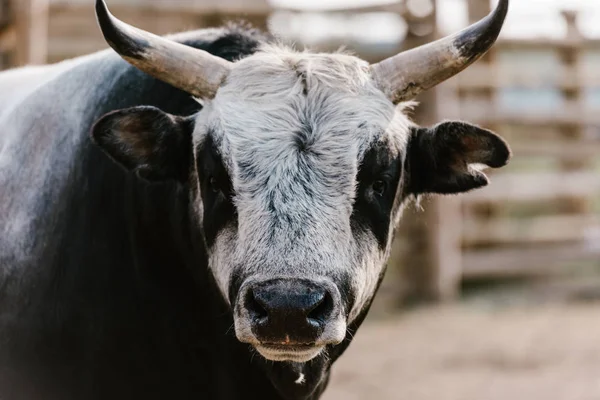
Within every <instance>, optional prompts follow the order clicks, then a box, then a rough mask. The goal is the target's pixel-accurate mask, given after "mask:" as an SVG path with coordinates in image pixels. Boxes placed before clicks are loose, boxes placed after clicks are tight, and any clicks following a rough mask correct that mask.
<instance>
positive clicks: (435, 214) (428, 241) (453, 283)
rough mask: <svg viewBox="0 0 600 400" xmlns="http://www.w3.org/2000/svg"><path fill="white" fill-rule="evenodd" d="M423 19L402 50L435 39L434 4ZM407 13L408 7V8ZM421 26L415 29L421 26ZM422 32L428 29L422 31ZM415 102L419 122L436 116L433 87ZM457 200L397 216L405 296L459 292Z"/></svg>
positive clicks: (450, 295)
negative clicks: (430, 11)
mask: <svg viewBox="0 0 600 400" xmlns="http://www.w3.org/2000/svg"><path fill="white" fill-rule="evenodd" d="M433 5H434V7H433V11H432V13H431V14H429V15H428V16H427V17H426V18H425V19H417V20H413V21H411V20H409V21H408V22H409V26H411V25H412V26H413V27H415V28H417V29H416V31H417V32H418V33H419V34H416V33H414V32H412V30H411V29H409V32H408V34H407V38H406V48H412V47H416V46H419V45H422V44H425V43H429V42H431V41H433V40H435V39H437V36H438V33H437V23H436V7H435V4H433ZM409 11H410V10H409ZM423 25H425V26H427V28H426V29H424V30H421V29H419V28H420V27H421V26H423ZM423 31H425V32H427V33H426V34H423ZM417 100H418V101H419V103H420V106H419V107H418V108H417V109H416V112H415V115H414V119H415V121H416V122H417V123H419V124H420V125H424V126H427V125H431V124H434V123H435V122H436V121H437V120H438V119H439V118H438V117H439V112H438V104H437V103H438V100H437V91H436V90H430V91H427V92H425V93H423V94H421V95H420V96H419V98H418V99H417ZM459 201H460V200H457V199H456V198H452V197H446V198H443V197H436V198H432V199H428V200H425V201H424V202H423V210H420V209H414V208H409V209H407V210H406V212H405V215H404V217H403V219H402V222H401V226H400V228H399V229H400V232H401V233H402V237H403V238H404V240H405V241H406V243H403V244H404V246H403V250H404V251H403V253H402V254H399V255H398V256H397V262H399V264H400V265H401V268H402V271H403V274H402V278H403V279H406V280H407V282H408V283H407V284H406V285H403V286H404V287H405V293H403V296H404V297H405V299H404V300H406V301H409V302H413V301H428V300H450V299H452V298H454V297H456V295H457V294H458V289H459V284H460V275H461V274H460V268H461V254H460V235H461V231H460V202H459Z"/></svg>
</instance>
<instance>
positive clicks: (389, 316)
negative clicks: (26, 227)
mask: <svg viewBox="0 0 600 400" xmlns="http://www.w3.org/2000/svg"><path fill="white" fill-rule="evenodd" d="M495 2H496V0H492V1H491V2H490V0H437V1H434V0H401V1H395V0H271V1H269V0H109V1H108V3H109V5H110V7H111V10H112V11H113V12H114V13H115V14H116V15H117V16H118V17H120V18H121V19H124V20H125V21H127V22H129V23H131V24H133V25H136V26H139V27H141V28H143V29H146V30H150V31H152V32H155V33H170V32H177V31H183V30H187V29H197V28H201V27H207V26H218V25H220V24H222V23H224V22H225V21H228V20H238V19H243V20H245V21H248V22H250V23H252V24H253V25H255V26H257V27H261V28H263V29H270V30H271V31H273V32H274V33H276V34H278V35H280V36H282V37H284V38H286V39H287V40H289V41H294V42H296V43H297V44H298V45H299V46H304V45H306V46H309V47H311V48H315V49H320V50H335V49H338V48H339V47H340V46H344V47H346V48H349V49H351V50H353V51H354V52H355V53H356V54H358V55H359V56H360V57H362V58H364V59H366V60H369V61H378V60H380V59H382V58H384V57H387V56H390V55H391V54H394V53H397V52H399V51H402V50H404V49H408V48H411V47H414V46H417V45H420V44H423V43H427V42H429V41H431V40H434V39H436V38H438V37H440V36H443V35H446V34H449V33H452V32H454V31H456V30H459V29H461V28H463V27H465V26H466V25H467V24H469V23H471V22H474V21H476V20H478V19H480V18H482V17H483V16H484V15H486V14H487V13H488V12H489V11H490V9H491V7H492V6H494V5H495ZM511 3H512V4H511V10H510V11H509V17H508V19H507V22H506V26H505V29H504V31H503V34H502V36H501V39H500V40H499V42H498V43H497V45H496V46H495V47H494V48H493V50H492V51H491V52H490V53H489V54H488V55H486V57H485V58H483V59H482V60H480V61H479V62H477V63H476V64H475V65H474V66H472V67H471V68H469V69H467V70H466V71H465V72H463V73H461V74H460V75H458V76H457V77H455V78H453V79H451V80H449V81H447V82H445V83H444V84H442V85H440V86H439V87H437V88H436V89H435V90H432V91H430V92H428V93H426V94H424V95H422V96H421V97H420V98H419V99H418V100H419V101H420V103H421V104H420V106H419V107H418V108H417V109H416V111H415V112H414V115H413V118H414V119H415V120H416V121H417V122H419V123H421V124H425V125H426V124H433V123H436V122H437V121H440V120H443V119H464V120H468V121H470V122H474V123H478V124H480V125H483V126H485V127H488V128H490V129H493V130H496V131H497V132H498V133H500V134H501V135H502V136H503V137H505V138H506V139H507V140H508V142H509V143H510V144H511V146H512V148H513V150H514V158H513V161H512V162H511V164H510V165H509V166H508V167H507V168H503V169H502V170H500V171H494V172H491V173H490V175H491V180H492V183H491V185H490V186H489V187H487V188H485V189H483V190H480V191H477V192H473V193H470V194H467V195H463V196H457V197H443V198H442V197H439V198H432V199H423V201H422V202H421V203H420V205H418V206H414V207H411V209H409V210H408V211H407V215H406V216H405V218H404V219H403V220H402V222H401V226H400V228H399V232H398V235H397V240H396V244H395V247H394V252H393V255H392V259H391V261H390V263H389V267H388V274H387V276H386V279H385V281H384V283H383V285H382V288H381V290H380V292H379V295H378V298H377V300H376V302H375V304H374V306H373V309H372V311H371V314H370V316H369V318H368V320H367V322H366V323H365V325H364V326H363V328H362V329H361V330H360V331H359V332H358V334H357V335H356V339H355V341H354V343H353V345H352V346H351V347H350V349H349V351H348V352H347V354H346V355H344V356H343V357H342V359H341V360H340V361H338V363H337V364H336V366H335V368H334V374H333V379H332V383H331V386H330V389H329V390H328V392H327V394H326V395H325V399H328V400H342V399H344V400H346V399H349V400H351V399H407V400H425V399H435V400H440V399H441V400H454V399H456V400H496V399H498V400H505V399H507V398H511V399H515V400H521V399H523V400H530V399H544V400H559V399H560V400H563V399H564V400H592V399H595V400H597V399H600V1H597V0H579V1H575V0H513V1H512V2H511ZM105 47H106V45H105V43H104V41H103V39H102V38H101V36H100V33H99V30H98V28H97V26H96V22H95V17H94V12H93V1H92V0H0V69H6V68H10V67H13V66H18V65H24V64H43V63H51V62H57V61H60V60H63V59H67V58H71V57H75V56H78V55H82V54H86V53H90V52H93V51H96V50H99V49H103V48H105Z"/></svg>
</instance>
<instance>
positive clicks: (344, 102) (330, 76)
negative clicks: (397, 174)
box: [194, 47, 410, 293]
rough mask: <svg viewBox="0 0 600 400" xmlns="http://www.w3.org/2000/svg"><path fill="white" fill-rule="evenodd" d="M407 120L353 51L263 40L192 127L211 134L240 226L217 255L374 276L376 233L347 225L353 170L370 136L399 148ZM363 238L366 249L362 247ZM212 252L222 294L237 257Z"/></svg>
mask: <svg viewBox="0 0 600 400" xmlns="http://www.w3.org/2000/svg"><path fill="white" fill-rule="evenodd" d="M409 125H410V122H409V121H408V119H407V118H406V117H405V116H404V114H403V113H402V109H401V108H395V107H394V105H393V104H392V103H391V102H390V101H389V100H387V98H386V97H385V95H384V94H383V93H382V92H381V91H380V90H379V89H378V88H377V87H376V86H375V83H374V82H373V81H372V79H371V76H370V73H369V67H368V64H367V63H366V62H365V61H363V60H360V59H358V58H356V57H353V56H350V55H347V54H314V53H307V52H296V51H293V50H290V49H287V48H284V47H265V48H263V49H262V50H261V51H259V52H258V53H256V54H254V55H252V56H249V57H248V58H245V59H243V60H241V61H239V62H237V63H236V64H235V66H234V68H233V70H232V72H231V73H230V75H229V76H228V78H227V81H226V82H225V83H224V85H223V86H222V87H221V88H220V89H219V91H218V92H217V95H216V97H215V98H214V99H213V100H212V101H210V102H207V104H205V109H204V111H203V112H202V113H200V116H199V119H198V121H197V124H196V131H195V134H194V140H195V142H196V144H199V143H201V142H202V141H203V139H204V138H205V137H206V135H211V136H212V140H213V142H214V143H215V144H216V147H217V149H218V151H219V152H220V154H221V157H222V159H223V162H224V163H225V166H226V168H227V170H228V172H229V174H230V176H231V179H232V183H233V187H234V190H235V193H236V195H235V199H234V201H235V204H236V208H237V211H238V226H237V229H236V231H235V232H233V231H232V232H229V233H223V236H228V239H227V240H225V238H222V240H221V241H219V240H218V241H217V244H216V247H219V246H227V247H228V248H227V249H225V248H222V249H214V253H220V252H227V253H228V256H227V257H226V258H227V259H228V260H229V261H228V264H232V263H233V264H235V263H237V262H239V263H242V262H243V263H244V267H243V268H244V272H254V273H259V274H261V275H266V276H271V277H272V276H285V275H288V276H289V275H297V274H298V273H299V272H301V273H305V274H308V276H315V275H335V274H336V273H342V272H347V273H350V274H352V273H355V275H356V276H360V275H361V273H359V271H357V270H358V269H361V270H364V271H365V273H366V274H370V275H373V277H372V278H374V277H375V276H379V273H380V268H381V265H369V266H367V265H364V264H365V263H367V262H368V263H369V264H373V261H374V259H379V258H380V256H381V254H378V255H376V254H374V252H375V251H376V248H377V245H376V243H375V240H374V239H373V240H371V238H370V237H366V238H364V240H363V241H362V242H361V243H360V244H356V242H355V240H356V238H353V235H352V232H351V227H350V215H351V213H352V206H353V202H354V197H355V188H356V183H357V182H356V175H357V172H358V168H359V165H360V162H361V161H362V158H363V155H364V153H365V152H366V151H367V150H368V149H369V148H370V147H371V146H372V145H373V143H375V142H377V141H383V142H385V143H386V145H387V147H388V148H389V149H390V151H391V152H392V153H393V154H398V152H399V151H400V150H401V149H402V148H404V146H405V144H406V140H407V133H408V127H409ZM392 220H393V218H392ZM365 241H367V242H369V243H371V244H372V245H370V246H369V249H365V248H359V247H364V246H365V244H366V243H365ZM233 242H235V246H233V245H234V243H233ZM225 243H228V244H227V245H226V244H225ZM353 243H355V244H354V245H353ZM231 247H235V253H236V254H231V252H232V249H231ZM371 247H372V248H371ZM214 253H213V257H216V258H214V259H213V261H214V262H213V263H211V264H213V265H212V268H214V269H216V270H215V271H214V272H215V275H216V277H217V280H218V281H219V285H220V287H221V289H222V290H223V291H224V293H226V288H227V283H228V281H229V279H230V278H231V276H230V275H231V273H232V269H233V268H234V267H235V265H228V266H225V265H214V264H222V263H223V262H224V260H223V258H222V257H223V255H221V256H219V255H218V254H216V255H215V254H214ZM365 253H366V254H365ZM236 255H237V257H236ZM236 258H238V260H237V261H236V260H235V259H236ZM367 258H368V259H369V260H370V261H367ZM271 262H272V263H273V265H269V264H270V263H271ZM299 264H300V265H299ZM361 267H362V268H361ZM353 268H355V269H357V270H356V271H353V270H352V269H353ZM367 270H368V271H367ZM311 274H312V275H311ZM360 279H361V280H362V281H364V280H367V278H366V277H363V278H360ZM366 283H367V282H360V283H359V282H356V284H357V286H361V288H364V289H365V290H368V286H371V285H365V284H366Z"/></svg>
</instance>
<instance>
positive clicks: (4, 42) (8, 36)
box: [0, 25, 17, 51]
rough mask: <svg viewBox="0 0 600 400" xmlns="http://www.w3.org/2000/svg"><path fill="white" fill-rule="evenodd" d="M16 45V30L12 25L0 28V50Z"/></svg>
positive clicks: (12, 47)
mask: <svg viewBox="0 0 600 400" xmlns="http://www.w3.org/2000/svg"><path fill="white" fill-rule="evenodd" d="M16 45H17V31H16V29H15V27H14V26H13V25H9V26H7V27H5V28H4V29H2V30H0V51H8V50H11V49H14V48H15V47H16Z"/></svg>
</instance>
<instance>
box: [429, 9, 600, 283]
mask: <svg viewBox="0 0 600 400" xmlns="http://www.w3.org/2000/svg"><path fill="white" fill-rule="evenodd" d="M481 14H484V13H483V12H482V13H481ZM563 16H564V18H565V22H566V25H567V27H568V29H567V34H566V36H565V37H564V38H561V39H552V40H550V39H540V40H515V39H512V40H506V39H505V40H500V41H499V42H498V43H497V45H496V46H495V47H494V49H493V50H492V51H491V52H490V53H489V55H488V56H486V58H485V59H484V60H482V62H479V63H477V64H476V65H474V66H473V67H472V68H470V69H468V70H467V71H465V73H463V74H460V75H459V76H457V77H456V78H455V79H452V80H451V81H449V82H448V83H447V84H446V85H445V86H444V87H442V88H441V89H440V99H442V98H443V100H441V103H442V104H445V105H446V107H445V108H443V109H440V114H442V115H444V116H447V117H449V116H456V117H459V118H461V119H465V120H469V121H472V122H476V123H479V124H481V125H483V126H486V127H489V128H491V129H494V130H496V131H498V132H500V133H501V134H502V136H504V137H505V138H506V139H507V140H508V141H509V143H510V144H511V147H512V149H513V151H514V159H513V161H512V163H511V165H510V166H509V167H508V168H505V169H502V170H499V171H497V172H495V173H493V174H492V185H491V186H490V187H488V188H486V189H484V190H481V191H476V192H473V193H470V194H467V195H465V196H462V197H460V198H458V199H456V200H454V205H453V206H452V207H449V210H448V212H455V213H457V214H459V216H460V217H458V218H454V219H453V221H454V222H455V224H454V225H453V226H452V227H448V229H451V230H452V232H454V235H455V236H456V239H455V244H456V246H457V247H459V248H460V252H461V255H460V259H458V261H456V259H454V260H455V261H454V262H459V263H460V265H446V266H443V268H449V269H456V270H459V271H460V274H459V275H458V276H457V279H456V282H454V283H453V284H454V285H458V283H459V282H458V280H459V279H469V278H481V277H498V276H507V275H513V276H514V275H522V274H531V273H546V272H552V271H554V270H556V268H564V267H565V266H567V265H572V264H573V263H582V262H589V261H592V262H596V263H597V262H598V261H599V260H600V218H599V212H598V211H599V208H598V206H599V203H600V163H599V161H600V69H599V67H598V66H599V63H598V62H599V61H600V40H589V39H585V38H583V37H582V35H581V34H580V33H579V31H578V29H577V25H576V17H577V15H576V14H575V13H573V12H565V13H563ZM472 17H474V18H471V19H477V17H480V15H472ZM442 93H443V94H442Z"/></svg>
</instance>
